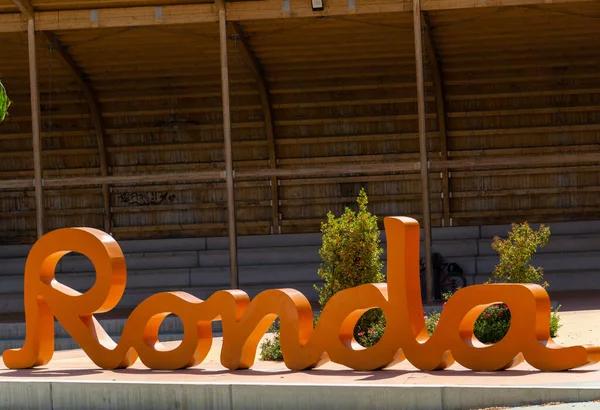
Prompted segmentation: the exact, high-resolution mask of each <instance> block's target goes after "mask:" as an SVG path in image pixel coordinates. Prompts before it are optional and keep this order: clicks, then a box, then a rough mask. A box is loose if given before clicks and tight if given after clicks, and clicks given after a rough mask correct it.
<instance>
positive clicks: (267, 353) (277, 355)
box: [260, 322, 283, 362]
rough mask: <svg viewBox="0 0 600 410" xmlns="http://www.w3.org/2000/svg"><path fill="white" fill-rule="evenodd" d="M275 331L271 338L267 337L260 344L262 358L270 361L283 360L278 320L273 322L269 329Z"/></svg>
mask: <svg viewBox="0 0 600 410" xmlns="http://www.w3.org/2000/svg"><path fill="white" fill-rule="evenodd" d="M269 330H270V331H271V332H273V337H272V338H271V339H265V340H263V341H262V343H261V344H260V360H263V361H269V362H282V361H283V353H282V352H281V340H280V333H279V324H278V322H275V323H273V326H271V328H270V329H269Z"/></svg>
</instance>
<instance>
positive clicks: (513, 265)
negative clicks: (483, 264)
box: [490, 222, 550, 287]
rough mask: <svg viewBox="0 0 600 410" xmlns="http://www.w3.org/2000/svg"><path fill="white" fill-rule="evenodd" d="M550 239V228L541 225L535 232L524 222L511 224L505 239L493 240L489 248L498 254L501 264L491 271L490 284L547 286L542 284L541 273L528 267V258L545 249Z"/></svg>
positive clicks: (542, 274) (545, 283)
mask: <svg viewBox="0 0 600 410" xmlns="http://www.w3.org/2000/svg"><path fill="white" fill-rule="evenodd" d="M549 238H550V228H549V227H547V226H544V225H541V226H540V229H539V230H538V231H534V230H533V229H531V227H530V226H529V224H528V223H527V222H523V223H522V224H512V230H511V231H510V232H509V234H508V238H507V239H501V238H499V237H497V236H496V237H495V238H494V242H493V243H492V248H493V249H494V250H495V251H496V252H498V254H499V255H500V263H499V264H498V265H497V266H496V267H495V268H494V271H493V272H492V278H491V279H490V282H502V283H537V284H538V285H541V286H543V287H548V282H545V281H544V270H543V269H542V268H540V267H538V268H535V267H533V266H531V265H530V262H531V258H532V257H533V255H534V254H535V253H536V252H537V250H538V248H540V247H544V246H546V244H547V243H548V239H549Z"/></svg>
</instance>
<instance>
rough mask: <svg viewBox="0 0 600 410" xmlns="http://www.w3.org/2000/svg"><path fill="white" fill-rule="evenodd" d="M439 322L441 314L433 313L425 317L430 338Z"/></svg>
mask: <svg viewBox="0 0 600 410" xmlns="http://www.w3.org/2000/svg"><path fill="white" fill-rule="evenodd" d="M439 321H440V313H439V312H431V313H430V314H428V315H427V316H425V327H426V328H427V333H429V336H431V335H432V334H433V332H434V331H435V328H436V327H437V325H438V322H439Z"/></svg>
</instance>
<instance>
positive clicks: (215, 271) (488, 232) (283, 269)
mask: <svg viewBox="0 0 600 410" xmlns="http://www.w3.org/2000/svg"><path fill="white" fill-rule="evenodd" d="M509 229H510V227H509V226H505V225H502V226H482V227H448V228H437V229H434V230H433V240H434V243H433V250H434V251H435V252H440V253H441V254H443V255H444V257H445V258H446V259H447V260H448V261H450V262H457V263H458V264H459V265H461V267H462V268H463V270H464V271H465V274H466V276H467V279H468V283H469V284H472V283H482V282H484V281H485V280H486V279H487V277H488V276H489V274H490V272H491V271H492V269H493V267H494V265H495V264H496V263H497V262H498V257H497V255H496V254H495V252H494V251H493V250H492V249H491V246H490V245H491V242H492V240H493V237H494V235H501V236H503V235H506V233H507V232H508V231H509ZM551 230H552V236H551V238H550V243H549V244H548V245H547V246H546V247H545V248H543V249H542V250H541V251H540V252H539V254H538V255H536V257H535V260H534V262H535V263H536V264H539V265H540V266H542V267H544V268H545V270H546V278H547V280H548V282H549V283H550V285H551V287H550V290H551V291H566V290H569V291H570V290H589V289H600V221H593V222H573V223H555V224H551ZM320 239H321V238H320V234H294V235H280V236H251V237H240V238H239V264H240V270H239V274H240V284H241V287H242V289H243V290H245V291H247V292H248V293H249V294H250V295H251V296H253V295H255V294H256V293H258V292H260V291H262V290H264V289H268V288H274V287H292V288H296V289H298V290H299V291H301V292H303V293H304V294H305V295H306V296H307V297H308V298H309V299H310V300H311V301H315V300H316V294H315V292H314V289H313V284H314V283H318V282H319V277H318V276H317V269H318V266H319V262H320V259H319V254H318V250H319V247H320V243H321V242H320ZM382 239H383V241H385V234H382ZM120 245H121V247H122V248H123V251H124V252H125V255H126V261H127V267H128V283H127V289H126V291H125V295H124V297H123V299H122V300H121V302H120V304H119V305H118V307H119V308H133V307H135V306H136V305H137V304H139V303H140V302H141V301H142V300H143V299H145V298H147V297H148V296H150V295H152V294H154V293H157V292H161V291H170V290H184V291H186V292H189V293H192V294H194V295H195V296H197V297H200V298H207V297H208V296H209V295H210V294H212V293H213V292H214V291H216V290H218V289H227V288H228V287H229V267H228V264H229V259H228V258H229V256H228V249H227V238H192V239H167V240H145V241H123V242H120ZM384 246H385V244H384ZM29 249H30V247H29V246H2V247H0V295H1V297H0V313H14V312H22V311H23V270H24V266H25V258H26V256H27V253H28V251H29ZM384 257H385V256H384ZM93 272H94V271H93V267H92V265H91V263H90V262H89V260H88V259H87V258H85V257H83V256H80V255H67V256H65V257H64V258H63V259H62V260H61V261H60V263H59V265H58V268H57V279H58V280H60V281H61V282H63V283H65V284H67V285H69V286H71V287H73V288H75V289H77V290H80V291H85V290H86V289H88V288H89V287H90V286H91V285H92V284H93V282H94V273H93ZM315 306H316V305H315Z"/></svg>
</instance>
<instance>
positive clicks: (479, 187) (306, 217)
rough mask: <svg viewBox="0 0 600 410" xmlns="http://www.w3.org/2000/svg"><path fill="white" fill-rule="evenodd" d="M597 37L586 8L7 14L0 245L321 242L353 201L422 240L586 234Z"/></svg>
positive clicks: (39, 4) (87, 5)
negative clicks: (418, 227) (331, 219)
mask: <svg viewBox="0 0 600 410" xmlns="http://www.w3.org/2000/svg"><path fill="white" fill-rule="evenodd" d="M415 10H416V12H415ZM220 11H221V13H222V14H221V15H222V20H220V19H219V16H220ZM599 19H600V2H597V1H565V0H551V1H549V0H543V1H541V0H487V1H486V0H483V1H481V0H421V1H420V2H419V1H415V2H414V4H413V1H412V0H410V1H406V0H405V1H397V0H324V10H323V11H313V10H312V8H311V2H310V0H259V1H232V2H227V3H226V4H222V5H221V6H219V4H218V3H213V2H197V1H192V0H188V1H181V0H160V1H159V0H33V1H31V2H30V3H28V2H26V1H24V0H0V78H1V79H2V81H3V83H4V84H5V86H6V88H7V90H8V92H9V95H10V96H11V99H12V100H13V101H14V102H15V103H14V104H13V106H12V107H11V111H10V116H9V117H8V118H7V120H6V121H5V122H4V123H2V124H1V125H0V243H5V244H7V243H30V242H32V241H33V240H34V239H35V237H36V236H37V235H39V234H41V233H42V232H43V231H47V230H51V229H56V228H59V227H64V226H92V227H97V228H100V229H105V230H107V231H109V232H111V233H112V234H113V235H114V236H115V237H117V238H121V239H140V238H155V237H185V236H195V235H201V236H208V235H223V234H225V233H226V232H229V234H230V236H231V235H235V234H268V233H280V232H314V231H317V230H318V229H319V225H320V223H321V221H322V220H323V216H324V215H325V213H326V212H327V211H329V210H332V211H334V212H336V213H339V212H341V211H342V210H343V207H345V206H348V205H350V204H352V203H353V202H354V199H355V197H356V194H357V193H358V190H359V189H360V188H361V187H363V186H364V187H366V189H367V191H368V194H369V198H370V202H371V204H370V209H371V210H372V212H374V213H375V214H377V215H380V216H385V215H409V216H414V217H416V218H417V219H419V220H421V221H423V223H424V224H428V223H429V222H430V223H431V224H432V225H433V226H448V225H479V224H483V223H508V222H513V221H519V220H531V221H534V222H535V221H539V222H549V221H557V220H571V219H579V220H585V219H598V218H599V217H600V205H599V199H600V184H599V176H600V173H599V172H598V171H599V170H600V144H599V142H600V70H599V69H598V68H599V67H600V56H599V55H598V52H597V49H598V45H599V44H600V42H599V39H600V24H599ZM415 32H416V33H420V35H417V36H416V37H415V35H414V33H415ZM34 33H35V35H34ZM222 45H225V46H222ZM415 50H420V52H415ZM221 57H223V58H224V59H223V58H221ZM32 59H33V60H34V61H33V63H32ZM415 61H416V63H415ZM421 61H422V64H421ZM419 67H420V68H419ZM420 71H421V72H420ZM224 73H225V75H224ZM36 77H37V78H36ZM225 86H227V87H228V88H229V91H228V92H227V90H225V88H224V87H225ZM419 88H420V89H421V90H422V92H421V93H418V92H417V90H418V89H419ZM32 90H33V93H32V92H31V91H32ZM36 94H39V100H36ZM32 95H33V98H32ZM224 95H227V96H228V97H229V98H222V96H224ZM227 100H229V101H227ZM32 101H33V104H32ZM228 115H230V117H231V118H230V119H229V120H228V119H227V116H228ZM36 116H37V117H39V119H38V120H35V119H34V120H33V121H32V118H36ZM420 117H421V122H420V121H419V119H420ZM36 124H37V125H36ZM36 127H38V128H39V131H38V132H36ZM228 129H230V130H231V147H232V148H231V150H228V149H227V146H226V144H224V141H225V142H226V140H227V136H226V135H225V134H226V133H227V132H228V131H227V130H228ZM32 134H33V138H32ZM36 134H37V135H38V137H37V138H36ZM423 147H426V148H427V149H423ZM228 152H229V153H230V154H231V161H230V164H229V165H228V161H227V155H228ZM34 154H35V155H34ZM36 155H37V159H36ZM422 163H428V168H425V167H421V164H422ZM227 170H230V172H226V171H227ZM234 181H235V196H234V195H233V190H234ZM427 185H429V186H428V187H427ZM228 186H229V188H230V189H229V194H228V189H227V187H228ZM422 187H425V189H421V188H422ZM427 198H428V199H427ZM234 204H235V207H234V206H233V205H234ZM423 204H427V205H428V206H423ZM429 206H430V210H429V209H427V208H428V207H429ZM234 208H235V209H234ZM232 215H233V216H234V220H235V221H236V222H237V226H235V225H233V224H231V223H230V224H228V219H229V220H231V217H232ZM36 221H37V222H36ZM228 228H229V230H228ZM232 228H233V232H232V231H231V229H232ZM426 231H427V229H426ZM233 247H234V246H233ZM232 257H233V256H232Z"/></svg>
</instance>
